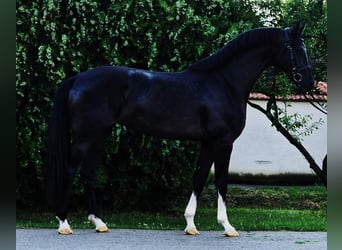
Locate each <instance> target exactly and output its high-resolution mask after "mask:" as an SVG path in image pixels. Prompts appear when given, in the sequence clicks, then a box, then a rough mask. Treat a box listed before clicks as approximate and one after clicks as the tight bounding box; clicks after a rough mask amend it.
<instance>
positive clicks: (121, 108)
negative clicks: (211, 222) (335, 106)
mask: <svg viewBox="0 0 342 250" xmlns="http://www.w3.org/2000/svg"><path fill="white" fill-rule="evenodd" d="M303 28H304V27H303V25H302V24H300V23H298V24H297V25H295V26H294V27H292V28H286V29H279V28H258V29H253V30H250V31H247V32H244V33H242V34H240V35H239V36H237V37H236V38H235V39H233V40H232V41H230V42H229V43H228V44H227V45H225V46H224V47H222V48H221V49H220V50H219V51H218V52H216V53H215V54H213V55H212V56H209V57H207V58H204V59H202V60H200V61H199V62H197V63H195V64H193V65H192V66H190V67H188V68H187V69H185V70H184V71H182V72H176V73H166V72H151V71H146V70H140V69H134V68H127V67H116V66H104V67H98V68H94V69H91V70H88V71H85V72H82V73H79V74H78V75H76V76H74V77H72V78H69V79H67V80H65V81H64V82H63V84H62V85H61V87H60V88H59V90H58V91H57V93H56V96H55V100H54V106H53V109H52V114H51V118H50V123H49V132H48V144H47V159H46V168H45V171H44V173H45V184H46V189H47V192H48V198H49V200H50V205H52V206H53V207H54V209H55V211H56V216H57V218H58V220H59V222H60V226H59V229H58V232H59V233H61V234H71V233H72V230H71V228H70V226H69V224H68V222H67V220H66V217H67V207H68V203H69V200H70V193H71V186H72V180H73V176H74V174H75V172H76V170H77V168H78V167H79V166H80V169H81V178H82V181H83V184H84V189H85V195H86V200H87V209H88V213H89V217H88V218H89V220H91V221H92V222H93V223H94V224H95V226H96V230H97V231H100V232H103V231H108V228H107V226H106V224H105V223H103V221H102V220H101V219H100V218H99V217H98V211H97V208H96V197H95V190H94V188H95V181H96V167H97V166H98V165H99V163H100V159H101V153H102V152H103V146H104V141H105V139H106V138H107V136H108V135H109V133H110V131H111V129H112V127H113V124H114V123H120V124H123V125H126V126H127V127H129V128H132V129H136V130H138V131H140V132H142V133H146V134H149V135H152V136H157V137H163V138H171V139H190V140H199V141H201V143H202V147H201V151H200V156H199V160H198V164H197V166H198V167H197V169H196V172H195V175H194V181H193V192H192V195H191V198H190V200H189V203H188V205H187V208H186V210H185V214H184V216H185V218H186V222H187V226H186V229H185V232H186V234H191V235H194V234H199V232H198V231H197V229H196V227H195V224H194V216H195V212H196V207H197V200H198V198H199V196H200V194H201V192H202V189H203V186H204V184H205V181H206V179H207V176H208V173H209V170H210V167H211V165H212V163H214V166H215V185H216V187H217V190H218V213H217V219H218V222H219V223H220V224H222V226H223V227H224V230H225V231H224V233H225V235H226V236H238V235H239V234H238V233H237V232H236V230H235V229H234V227H232V226H231V225H230V223H229V221H228V217H227V213H226V202H225V200H226V192H227V177H228V165H229V160H230V155H231V151H232V148H233V142H234V141H235V139H236V138H237V137H238V136H239V135H240V134H241V132H242V130H243V128H244V125H245V120H246V102H247V98H248V96H249V93H250V91H251V89H252V86H253V85H254V83H255V82H256V80H257V79H258V77H259V76H260V75H261V73H262V72H263V71H264V70H265V69H266V68H267V67H269V66H271V65H274V66H276V67H278V68H280V69H281V70H283V71H285V72H286V73H287V74H288V75H289V77H290V78H291V80H292V81H293V82H294V83H295V84H296V85H297V87H298V89H299V90H300V91H301V92H302V93H305V92H306V91H308V90H310V89H312V88H313V84H314V80H313V77H312V72H311V67H310V65H309V62H308V57H307V53H306V49H305V45H304V41H303V39H302V35H301V34H302V31H303Z"/></svg>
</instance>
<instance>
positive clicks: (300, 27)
mask: <svg viewBox="0 0 342 250" xmlns="http://www.w3.org/2000/svg"><path fill="white" fill-rule="evenodd" d="M304 29H305V23H303V22H301V21H299V22H297V24H296V26H295V28H294V30H295V32H296V33H298V34H300V35H301V34H303V31H304Z"/></svg>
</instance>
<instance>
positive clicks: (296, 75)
mask: <svg viewBox="0 0 342 250" xmlns="http://www.w3.org/2000/svg"><path fill="white" fill-rule="evenodd" d="M289 30H290V28H285V30H284V31H285V47H286V49H287V50H288V51H289V54H290V61H291V64H292V69H291V70H292V72H291V73H292V79H293V81H294V82H295V83H296V84H297V85H300V83H301V82H302V80H303V75H302V74H301V73H300V72H301V71H303V70H308V69H311V66H310V65H305V66H303V67H300V68H297V65H296V61H295V58H294V54H293V48H292V46H291V42H290V37H289Z"/></svg>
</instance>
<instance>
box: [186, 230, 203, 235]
mask: <svg viewBox="0 0 342 250" xmlns="http://www.w3.org/2000/svg"><path fill="white" fill-rule="evenodd" d="M185 234H186V235H199V234H200V233H199V232H198V231H197V229H196V228H190V229H187V230H185Z"/></svg>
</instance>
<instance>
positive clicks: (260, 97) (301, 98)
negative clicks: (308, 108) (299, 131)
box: [248, 93, 327, 102]
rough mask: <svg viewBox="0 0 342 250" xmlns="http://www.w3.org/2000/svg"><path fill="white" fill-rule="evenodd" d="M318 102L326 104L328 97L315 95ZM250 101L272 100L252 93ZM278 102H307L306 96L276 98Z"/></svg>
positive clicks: (309, 97)
mask: <svg viewBox="0 0 342 250" xmlns="http://www.w3.org/2000/svg"><path fill="white" fill-rule="evenodd" d="M313 96H314V98H315V99H316V100H317V101H322V102H326V101H327V96H326V95H316V94H315V95H313ZM307 98H308V99H309V100H312V99H313V98H312V97H311V96H310V95H307ZM248 99H249V100H268V99H270V98H269V96H267V95H265V94H262V93H250V94H249V98H248ZM276 99H277V100H287V101H307V99H306V98H305V96H304V95H289V96H287V97H282V96H278V97H276Z"/></svg>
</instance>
